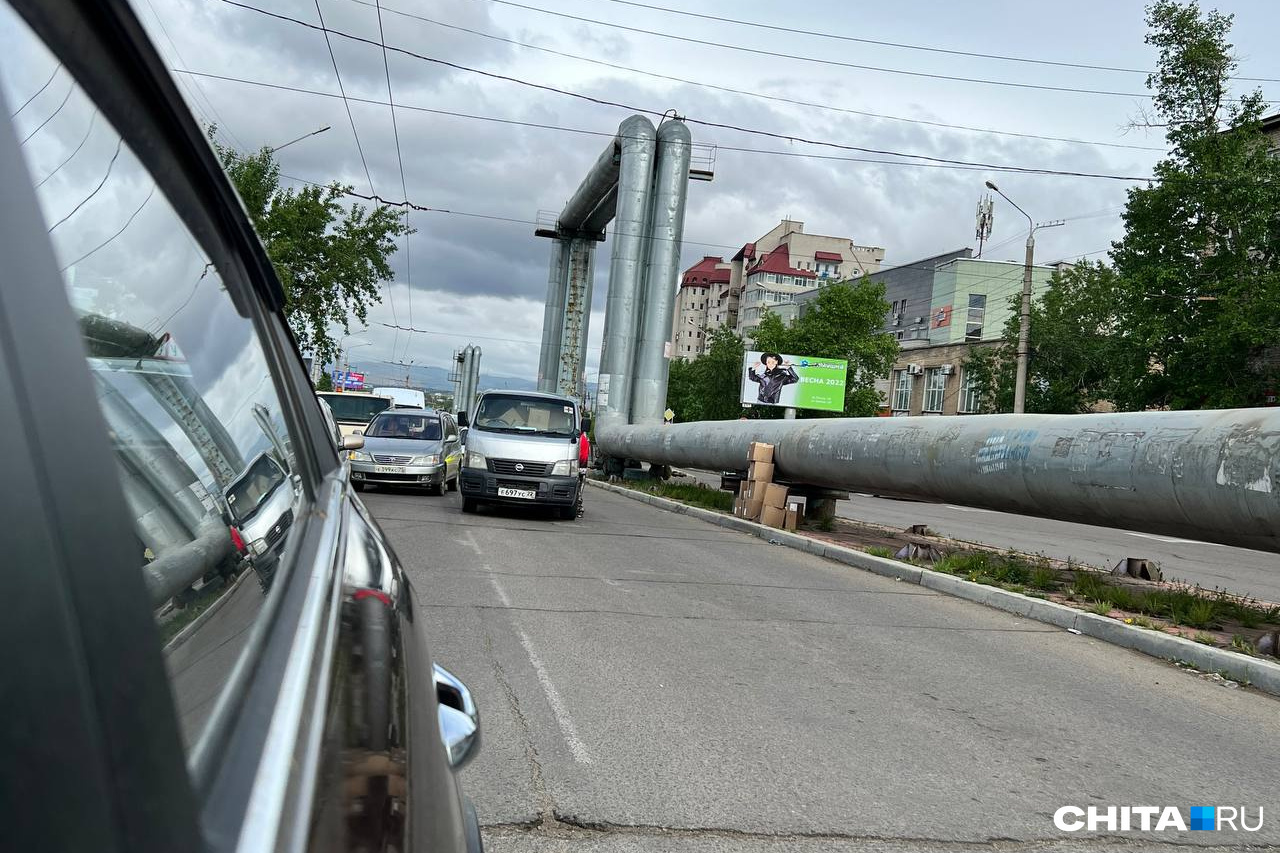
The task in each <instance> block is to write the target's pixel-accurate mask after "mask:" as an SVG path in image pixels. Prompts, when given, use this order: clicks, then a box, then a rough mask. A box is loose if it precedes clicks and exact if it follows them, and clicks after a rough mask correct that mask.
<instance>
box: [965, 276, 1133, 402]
mask: <svg viewBox="0 0 1280 853" xmlns="http://www.w3.org/2000/svg"><path fill="white" fill-rule="evenodd" d="M1119 288H1120V281H1119V278H1118V276H1117V275H1116V272H1115V270H1114V269H1112V268H1111V267H1108V266H1106V265H1105V264H1102V263H1089V262H1086V261H1081V262H1080V263H1079V264H1077V265H1076V266H1074V267H1072V268H1071V269H1069V270H1067V271H1066V272H1064V273H1055V275H1054V277H1053V279H1052V281H1051V283H1050V286H1049V288H1048V289H1047V290H1046V291H1045V293H1044V295H1043V297H1042V298H1041V299H1037V300H1036V301H1035V302H1033V303H1032V306H1031V334H1030V338H1029V347H1028V351H1029V353H1030V357H1029V359H1028V367H1027V403H1026V410H1027V411H1028V412H1040V413H1059V414H1071V413H1078V412H1086V411H1089V409H1090V407H1091V406H1092V405H1093V404H1095V403H1097V402H1099V401H1101V400H1109V399H1112V398H1113V397H1114V396H1115V395H1116V393H1117V389H1116V387H1115V382H1114V378H1113V377H1114V375H1115V374H1116V373H1117V366H1118V364H1119V362H1120V360H1121V359H1123V358H1125V357H1127V356H1128V355H1129V354H1131V353H1132V352H1133V348H1132V347H1131V346H1130V345H1129V342H1128V340H1127V336H1126V333H1125V331H1124V329H1122V328H1121V327H1120V325H1119V323H1118V320H1117V317H1116V306H1117V305H1118V297H1119ZM1021 301H1022V296H1021V294H1015V295H1014V296H1012V297H1010V299H1009V308H1010V315H1009V320H1008V322H1007V324H1006V325H1005V328H1004V337H1003V340H1002V341H1001V343H1000V344H999V345H998V346H973V347H971V348H970V350H969V354H968V356H967V357H966V359H965V363H964V369H965V371H966V373H967V374H968V375H969V376H970V377H971V378H972V381H973V382H974V383H975V384H976V385H977V387H978V389H979V395H980V397H981V400H982V410H983V411H984V412H1009V411H1012V410H1013V392H1014V384H1015V380H1016V376H1015V370H1016V366H1017V350H1018V345H1017V340H1018V324H1019V319H1018V311H1019V310H1020V309H1021Z"/></svg>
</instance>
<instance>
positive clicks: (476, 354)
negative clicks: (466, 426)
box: [467, 347, 481, 418]
mask: <svg viewBox="0 0 1280 853" xmlns="http://www.w3.org/2000/svg"><path fill="white" fill-rule="evenodd" d="M480 355H481V350H480V347H472V348H471V364H470V375H471V379H470V381H468V382H467V390H468V396H467V417H469V418H474V417H475V416H476V411H475V409H476V398H477V397H479V396H480Z"/></svg>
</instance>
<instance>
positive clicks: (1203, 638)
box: [1193, 633, 1218, 646]
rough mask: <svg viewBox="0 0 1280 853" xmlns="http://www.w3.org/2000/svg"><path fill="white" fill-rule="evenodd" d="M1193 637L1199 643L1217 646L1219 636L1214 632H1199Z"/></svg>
mask: <svg viewBox="0 0 1280 853" xmlns="http://www.w3.org/2000/svg"><path fill="white" fill-rule="evenodd" d="M1193 639H1194V640H1195V641H1196V642H1197V643H1203V644H1204V645H1206V646H1216V645H1217V644H1218V638H1217V637H1215V636H1213V635H1212V634H1201V633H1197V634H1196V635H1195V637H1194V638H1193Z"/></svg>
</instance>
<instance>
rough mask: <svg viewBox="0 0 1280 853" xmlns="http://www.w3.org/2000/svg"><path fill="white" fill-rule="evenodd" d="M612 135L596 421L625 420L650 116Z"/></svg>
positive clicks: (651, 144) (651, 142)
mask: <svg viewBox="0 0 1280 853" xmlns="http://www.w3.org/2000/svg"><path fill="white" fill-rule="evenodd" d="M618 140H619V143H620V147H621V158H620V163H619V172H618V203H617V215H616V217H615V219H614V227H613V257H612V259H611V261H610V264H609V297H608V301H607V304H606V308H605V318H604V343H603V346H602V348H601V352H600V387H599V392H598V396H597V402H598V405H597V408H598V411H599V419H600V422H601V423H613V424H626V423H628V422H629V419H630V414H631V376H632V370H633V368H634V364H635V340H636V334H637V333H638V331H639V322H638V320H639V317H638V310H639V299H640V282H641V279H642V277H643V273H644V249H645V235H646V233H647V230H648V218H649V212H650V204H649V195H650V191H651V188H652V185H653V161H654V154H655V145H656V140H657V133H656V132H655V131H654V128H653V122H651V121H649V119H647V118H645V117H644V116H640V115H634V116H631V117H630V118H628V119H626V120H625V121H623V122H622V124H621V125H620V126H619V127H618Z"/></svg>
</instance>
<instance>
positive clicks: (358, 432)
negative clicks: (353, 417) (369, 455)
mask: <svg viewBox="0 0 1280 853" xmlns="http://www.w3.org/2000/svg"><path fill="white" fill-rule="evenodd" d="M351 434H352V435H364V430H362V429H355V430H352V431H351ZM360 440H361V441H364V439H360ZM360 446H361V447H364V445H363V444H362V445H360Z"/></svg>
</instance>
